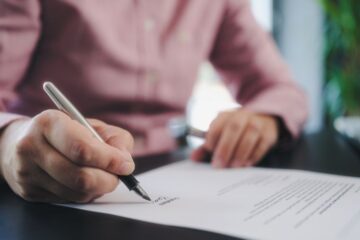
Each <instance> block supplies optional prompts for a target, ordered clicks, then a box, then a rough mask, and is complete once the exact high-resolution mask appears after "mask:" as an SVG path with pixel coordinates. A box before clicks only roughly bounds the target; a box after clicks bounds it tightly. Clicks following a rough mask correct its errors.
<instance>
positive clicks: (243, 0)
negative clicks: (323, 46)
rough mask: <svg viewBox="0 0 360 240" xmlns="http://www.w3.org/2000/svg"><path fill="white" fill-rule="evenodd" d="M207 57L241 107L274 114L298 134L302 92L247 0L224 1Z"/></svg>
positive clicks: (304, 110) (304, 107)
mask: <svg viewBox="0 0 360 240" xmlns="http://www.w3.org/2000/svg"><path fill="white" fill-rule="evenodd" d="M210 60H211V62H212V63H213V65H214V66H215V68H216V69H217V70H218V72H219V73H220V74H221V75H222V77H223V79H224V81H225V83H226V84H227V85H228V86H229V89H230V91H231V93H232V94H233V95H234V97H235V98H236V100H237V101H238V102H239V103H240V104H242V105H243V107H244V108H246V109H249V110H252V111H254V112H258V113H264V114H271V115H274V116H277V117H279V118H280V119H281V120H282V122H283V125H284V127H285V130H287V132H288V133H289V135H290V136H291V137H294V138H295V137H297V136H298V135H299V133H300V132H301V129H302V127H303V124H304V122H305V120H306V117H307V101H306V97H305V94H304V93H303V91H302V90H301V89H299V87H298V86H296V84H295V83H294V81H293V79H292V76H291V74H290V72H289V70H288V67H287V65H286V64H285V63H284V61H283V60H282V58H281V56H280V54H279V52H278V50H277V48H276V46H275V44H274V42H273V40H272V38H271V36H269V34H268V33H266V32H265V31H264V30H263V29H262V28H261V27H260V26H259V25H258V23H257V22H256V20H255V18H254V16H253V14H252V12H251V7H250V3H249V1H247V0H236V1H231V0H230V1H228V4H227V7H226V9H225V10H224V18H223V21H222V23H221V25H220V29H219V33H218V37H217V39H216V41H215V43H214V48H213V51H212V53H211V56H210Z"/></svg>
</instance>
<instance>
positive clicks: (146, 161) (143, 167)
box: [0, 130, 360, 240]
mask: <svg viewBox="0 0 360 240" xmlns="http://www.w3.org/2000/svg"><path fill="white" fill-rule="evenodd" d="M184 156H186V150H182V151H179V152H176V153H173V154H169V155H161V156H154V157H149V158H143V159H138V160H137V173H140V172H144V171H147V170H149V169H153V168H156V167H158V166H162V165H164V164H169V163H172V162H175V161H178V160H180V159H182V158H183V157H184ZM261 166H263V167H275V168H292V169H306V170H312V171H318V172H325V173H335V174H341V175H348V176H358V177H360V155H359V152H357V151H356V150H355V149H353V148H352V147H351V146H350V145H349V144H348V143H347V142H346V141H345V140H344V139H342V138H341V137H340V136H338V135H336V134H335V133H334V132H333V131H332V130H322V131H320V132H318V133H314V134H308V135H305V136H303V137H302V138H301V139H300V141H299V142H298V143H297V144H296V145H295V146H294V148H293V149H292V150H290V151H286V152H285V151H283V152H279V151H277V152H273V153H271V154H269V156H267V157H266V159H265V160H264V161H263V162H262V163H261ZM145 238H146V239H158V240H159V239H160V240H161V239H172V240H176V239H179V240H180V239H181V240H183V239H196V240H201V239H206V240H209V239H233V238H231V237H227V236H223V235H219V234H214V233H210V232H205V231H197V230H190V229H186V228H178V227H168V226H162V225H157V224H151V223H145V222H139V221H135V220H130V219H126V218H122V217H117V216H111V215H106V214H99V213H91V212H85V211H80V210H76V209H70V208H64V207H58V206H53V205H50V204H35V203H28V202H25V201H23V200H22V199H20V198H18V197H16V196H15V195H14V194H13V193H12V192H11V191H10V190H9V188H8V187H7V186H6V185H5V184H3V185H0V239H1V240H15V239H27V240H32V239H34V240H35V239H36V240H42V239H51V240H55V239H86V240H91V239H116V240H119V239H145Z"/></svg>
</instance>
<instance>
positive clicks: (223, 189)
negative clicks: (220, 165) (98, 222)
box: [65, 161, 360, 240]
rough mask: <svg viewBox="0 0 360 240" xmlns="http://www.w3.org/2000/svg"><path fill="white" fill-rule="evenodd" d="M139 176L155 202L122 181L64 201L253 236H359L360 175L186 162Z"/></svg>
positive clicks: (200, 227)
mask: <svg viewBox="0 0 360 240" xmlns="http://www.w3.org/2000/svg"><path fill="white" fill-rule="evenodd" d="M137 178H138V179H139V180H140V182H141V185H142V187H143V188H144V189H146V191H147V192H148V193H149V194H150V195H151V197H152V199H153V202H146V201H143V200H141V199H140V198H139V197H138V196H136V195H135V194H134V193H131V192H129V191H128V190H127V189H126V188H125V187H124V186H123V185H120V186H119V187H118V188H117V189H116V190H115V191H114V192H113V193H110V194H107V195H105V196H103V197H101V198H99V199H98V200H96V201H95V202H94V203H92V204H85V205H81V204H72V205H65V206H69V207H74V208H79V209H83V210H88V211H94V212H102V213H108V214H113V215H118V216H122V217H127V218H132V219H138V220H142V221H148V222H152V223H159V224H165V225H173V226H181V227H189V228H195V229H202V230H207V231H212V232H217V233H222V234H226V235H231V236H235V237H242V238H250V239H267V240H272V239H276V240H279V239H280V240H281V239H286V240H288V239H294V240H296V239H302V240H303V239H360V179H359V178H355V177H344V176H336V175H330V174H321V173H313V172H306V171H299V170H281V169H265V168H246V169H225V170H216V169H213V168H212V167H211V166H210V165H208V164H197V163H192V162H190V161H182V162H179V163H175V164H172V165H169V166H165V167H162V168H159V169H156V170H153V171H150V172H147V173H144V174H141V175H138V176H137Z"/></svg>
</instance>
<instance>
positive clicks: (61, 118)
mask: <svg viewBox="0 0 360 240" xmlns="http://www.w3.org/2000/svg"><path fill="white" fill-rule="evenodd" d="M34 122H35V125H36V126H37V127H40V129H41V132H42V133H43V136H44V137H45V139H46V140H47V141H48V142H49V144H50V145H52V146H53V147H54V148H55V149H57V150H58V151H59V152H60V153H61V154H63V155H64V156H65V157H66V158H68V159H69V160H70V161H72V162H73V163H75V164H77V165H79V166H87V167H94V168H100V169H103V170H106V171H108V172H112V173H114V174H118V175H129V174H130V173H131V172H133V170H134V167H135V166H134V162H133V159H132V157H131V155H130V153H129V152H128V151H127V150H121V149H118V148H116V147H113V146H110V145H108V144H106V143H101V142H99V141H98V140H97V139H95V138H94V137H93V136H92V135H91V133H90V132H89V131H88V129H86V128H85V127H84V126H82V125H81V124H79V123H78V122H76V121H74V120H71V119H70V118H69V117H67V116H66V115H65V114H63V113H61V112H58V111H47V112H45V113H44V114H42V115H39V116H38V117H37V118H35V119H34ZM34 128H36V127H34Z"/></svg>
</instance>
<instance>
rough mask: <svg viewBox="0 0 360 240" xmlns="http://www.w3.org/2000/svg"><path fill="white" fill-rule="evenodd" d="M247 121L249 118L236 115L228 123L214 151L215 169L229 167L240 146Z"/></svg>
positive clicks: (213, 162) (213, 161)
mask: <svg viewBox="0 0 360 240" xmlns="http://www.w3.org/2000/svg"><path fill="white" fill-rule="evenodd" d="M247 120H248V118H247V116H241V115H240V114H234V117H233V118H231V119H229V120H228V121H227V124H226V125H225V126H224V129H223V131H222V133H221V135H220V139H219V140H218V143H217V145H216V148H215V151H214V157H213V160H212V164H213V166H214V167H227V166H229V164H230V162H231V160H232V158H233V155H234V152H235V151H236V148H237V146H238V142H239V139H240V137H241V136H242V135H243V131H244V129H245V128H246V127H247V124H248V123H247Z"/></svg>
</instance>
